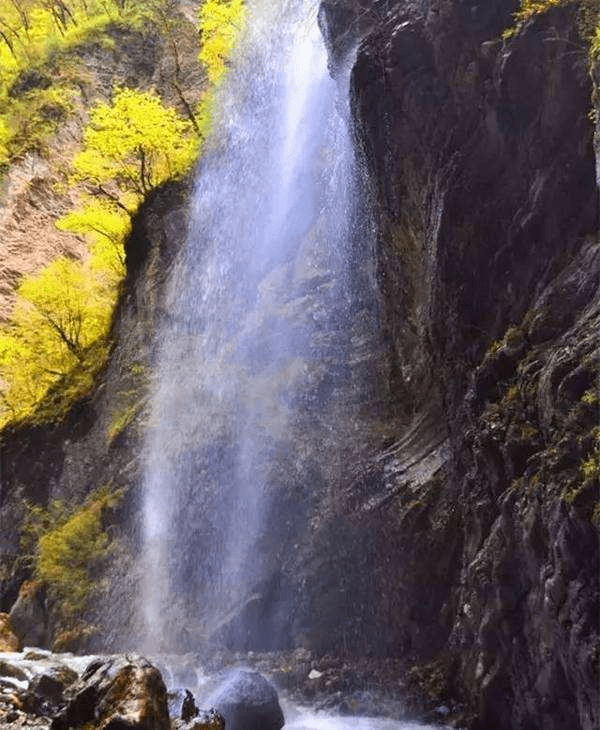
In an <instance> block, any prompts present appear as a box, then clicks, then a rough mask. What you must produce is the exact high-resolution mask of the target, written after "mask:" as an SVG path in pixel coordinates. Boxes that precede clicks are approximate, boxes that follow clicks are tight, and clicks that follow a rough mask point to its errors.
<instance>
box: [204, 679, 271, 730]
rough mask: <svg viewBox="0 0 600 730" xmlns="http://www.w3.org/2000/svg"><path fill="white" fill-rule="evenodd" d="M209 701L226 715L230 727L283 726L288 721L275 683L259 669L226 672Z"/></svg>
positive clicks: (253, 729)
mask: <svg viewBox="0 0 600 730" xmlns="http://www.w3.org/2000/svg"><path fill="white" fill-rule="evenodd" d="M208 704H210V705H211V706H212V707H216V708H217V710H218V712H219V713H220V714H221V715H222V716H223V718H224V719H225V727H226V728H227V730H281V728H282V727H283V725H284V722H285V720H284V717H283V712H282V710H281V707H280V705H279V698H278V696H277V691H276V689H275V687H273V685H272V684H271V683H270V682H269V681H268V680H267V679H266V678H265V677H263V676H262V674H259V673H258V672H251V671H247V670H243V669H234V670H231V671H228V672H225V673H224V675H223V681H222V682H221V684H220V685H219V687H218V688H217V689H216V690H215V692H214V693H213V695H212V696H211V697H210V699H209V702H208Z"/></svg>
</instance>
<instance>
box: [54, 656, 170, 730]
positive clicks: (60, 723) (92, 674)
mask: <svg viewBox="0 0 600 730" xmlns="http://www.w3.org/2000/svg"><path fill="white" fill-rule="evenodd" d="M88 723H93V726H94V727H97V728H101V730H135V729H139V730H170V727H171V725H170V721H169V712H168V707H167V690H166V687H165V685H164V682H163V680H162V677H161V675H160V672H159V671H158V670H157V669H156V668H155V667H153V666H152V664H150V663H149V662H148V661H147V660H146V659H143V658H141V657H137V656H134V657H131V656H123V657H113V658H110V659H97V660H95V661H93V662H92V663H91V664H90V665H89V666H88V667H87V669H86V670H85V672H84V673H83V674H82V676H81V678H80V680H79V681H78V682H77V683H76V684H75V685H74V686H73V687H72V688H71V689H70V690H69V692H68V693H67V703H66V706H65V708H64V710H63V711H62V712H60V713H59V714H58V715H57V716H56V717H55V719H54V721H53V722H52V729H53V730H67V728H77V727H82V726H83V725H86V724H88Z"/></svg>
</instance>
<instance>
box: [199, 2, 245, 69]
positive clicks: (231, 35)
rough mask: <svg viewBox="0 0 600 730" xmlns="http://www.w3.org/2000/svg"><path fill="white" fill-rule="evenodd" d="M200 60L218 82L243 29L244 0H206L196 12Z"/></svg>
mask: <svg viewBox="0 0 600 730" xmlns="http://www.w3.org/2000/svg"><path fill="white" fill-rule="evenodd" d="M199 20H200V33H201V41H202V48H201V50H200V56H199V58H200V61H201V62H202V63H203V64H204V66H205V68H206V73H207V75H208V79H209V81H210V82H211V83H212V84H217V83H219V81H220V80H221V79H222V78H223V76H224V75H225V73H226V71H227V65H228V62H229V59H230V58H231V55H232V52H233V50H234V49H235V47H236V45H237V43H238V41H239V40H240V38H241V36H242V33H243V32H244V28H245V9H244V0H205V2H204V3H203V4H202V5H201V7H200V12H199Z"/></svg>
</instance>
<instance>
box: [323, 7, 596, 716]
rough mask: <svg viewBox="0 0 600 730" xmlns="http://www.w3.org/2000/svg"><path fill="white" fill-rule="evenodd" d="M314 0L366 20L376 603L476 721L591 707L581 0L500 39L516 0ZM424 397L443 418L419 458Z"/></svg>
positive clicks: (590, 243) (588, 230) (589, 344)
mask: <svg viewBox="0 0 600 730" xmlns="http://www.w3.org/2000/svg"><path fill="white" fill-rule="evenodd" d="M325 5H326V7H325V16H326V18H328V19H329V22H330V26H329V34H330V37H331V39H333V40H332V47H333V49H334V50H335V48H336V45H335V43H336V41H335V39H336V38H338V39H339V38H345V37H347V36H348V34H350V35H352V34H359V35H360V34H361V33H362V34H364V38H363V40H362V42H361V44H360V47H359V51H358V57H357V61H356V65H355V68H354V73H353V81H352V84H353V95H354V115H355V123H356V129H357V137H358V140H359V143H360V145H361V147H362V150H363V154H364V160H365V165H366V169H367V173H368V175H369V176H370V179H371V180H372V184H373V186H374V189H375V199H376V207H377V216H378V222H379V230H380V238H379V247H378V253H377V257H378V259H377V266H378V279H379V287H380V296H381V312H382V328H383V330H384V332H385V334H386V335H387V342H388V343H389V357H390V359H391V361H392V362H393V363H394V364H395V368H393V372H395V374H396V376H395V381H394V386H395V387H394V389H395V392H396V393H397V394H398V397H399V402H400V404H401V408H403V409H404V410H405V411H407V413H408V414H410V413H411V412H412V413H413V414H415V415H414V416H413V426H412V428H409V430H408V433H399V434H398V436H399V440H398V442H397V444H396V445H395V446H394V447H389V448H388V449H387V451H386V452H383V453H382V454H380V455H378V457H377V459H375V460H373V463H372V464H371V465H370V467H368V468H367V473H368V475H369V479H368V482H367V481H365V480H364V479H363V480H362V481H361V480H360V479H359V480H358V482H357V484H356V485H354V487H353V498H354V504H353V505H352V508H351V509H350V511H349V513H350V514H351V515H352V518H353V519H354V520H356V521H357V522H358V523H359V524H360V525H361V527H362V528H363V529H366V530H367V531H369V530H370V534H371V536H375V539H374V542H375V543H376V544H377V546H378V547H377V548H376V553H377V555H376V557H374V559H373V564H372V566H371V567H372V568H373V571H374V572H373V581H374V585H375V588H376V591H377V592H378V594H379V595H380V596H383V597H384V600H383V601H380V602H379V603H378V607H377V612H378V617H379V619H381V620H385V622H386V625H391V626H392V627H394V628H393V629H391V630H390V631H387V629H386V634H387V636H388V638H390V637H392V636H393V637H394V638H395V640H396V647H397V648H401V649H403V650H404V651H405V652H407V653H409V654H412V655H413V656H414V657H415V659H416V660H417V663H418V662H423V661H425V660H428V659H429V660H433V664H432V665H431V667H433V666H437V667H438V669H439V668H440V667H442V672H441V674H442V675H445V676H444V682H446V687H445V690H446V691H447V692H450V694H452V692H454V693H456V694H458V695H460V696H462V698H463V699H464V700H466V702H467V704H468V705H469V706H470V708H471V711H472V712H473V713H474V714H475V715H477V716H478V720H477V721H476V726H477V727H481V728H489V727H495V728H500V727H502V728H509V727H511V728H516V727H522V728H525V727H544V728H557V729H558V728H574V727H582V728H592V727H595V726H596V725H597V724H598V722H599V721H600V715H599V714H598V713H599V704H598V703H599V698H598V650H599V648H598V647H599V643H598V595H599V587H598V575H599V573H598V569H599V564H598V529H599V519H598V504H599V502H598V499H599V496H600V494H599V484H598V478H599V473H598V471H599V470H598V454H599V445H598V430H597V426H598V423H599V409H598V365H599V362H600V335H599V332H600V330H599V325H600V300H599V296H598V286H599V283H600V249H599V242H600V240H599V238H598V188H597V185H596V178H595V167H596V162H595V157H594V148H593V125H592V122H591V121H590V110H591V107H592V88H591V86H592V85H591V81H590V76H589V73H588V70H587V66H586V55H585V51H584V42H583V41H582V39H581V38H580V36H579V34H578V23H577V20H576V8H574V7H573V6H571V7H564V8H555V9H553V10H552V11H550V12H546V13H544V14H543V15H539V16H535V17H534V18H532V19H531V20H529V21H528V22H527V23H526V24H525V25H524V26H523V27H522V28H520V30H519V31H518V32H517V33H516V34H515V35H514V36H513V37H512V38H510V39H508V40H506V41H502V40H501V34H502V32H503V30H505V29H506V28H508V27H510V26H511V25H512V24H513V19H512V13H514V11H515V9H516V3H515V2H512V1H510V0H509V1H507V0H497V1H496V2H489V3H481V4H475V5H473V4H472V3H462V2H450V1H448V0H441V1H438V2H422V3H408V2H397V3H387V4H384V3H374V4H372V6H371V7H370V11H371V17H373V15H375V14H379V16H380V19H378V20H377V21H376V22H370V23H369V24H367V27H364V28H363V29H362V30H361V27H360V25H361V22H362V23H365V21H364V18H365V16H366V15H367V14H368V12H369V8H367V9H365V7H364V5H365V4H363V6H362V7H358V4H357V3H354V4H352V3H343V2H337V3H336V2H329V3H326V4H325ZM383 6H385V7H383ZM342 8H343V9H344V10H345V12H342ZM352 10H354V14H353V13H352ZM382 15H383V16H384V17H381V16H382ZM361 19H363V20H361ZM336 29H337V30H336ZM338 43H339V41H338ZM596 98H597V96H596ZM432 409H436V410H437V412H438V413H439V414H441V419H442V420H443V423H444V424H445V427H446V429H447V433H448V435H449V441H448V442H447V446H446V447H444V448H443V449H442V450H441V451H440V450H439V449H438V451H437V454H438V458H439V462H440V463H439V464H437V465H436V468H437V471H435V475H434V477H433V478H431V479H429V480H427V479H425V480H423V478H422V477H423V474H422V471H423V469H419V464H420V465H421V466H424V467H425V471H427V470H429V471H430V470H431V461H430V460H431V455H432V454H433V453H436V452H432V451H431V448H426V446H427V444H435V443H439V442H440V432H441V431H442V430H443V428H442V427H441V426H440V424H439V421H438V420H437V419H436V420H435V421H430V422H428V421H427V419H424V417H423V413H424V412H431V411H432ZM434 423H435V424H436V428H435V431H434V430H433V425H432V424H434ZM419 443H420V444H421V445H422V447H421V451H422V453H421V455H419V447H418V444H419ZM407 446H410V449H409V450H408V453H410V454H411V455H413V456H415V457H416V459H417V460H418V459H419V458H420V462H418V463H417V464H413V466H412V467H411V468H409V469H407V467H406V455H407ZM394 450H395V453H394ZM428 460H429V461H428ZM420 482H421V483H420ZM383 485H385V488H384V486H383ZM361 491H362V494H361ZM374 497H375V498H374ZM374 512H376V515H374ZM367 514H371V515H373V516H372V517H371V518H369V517H367ZM382 532H383V535H382ZM372 542H373V541H371V543H370V544H372ZM403 631H405V632H406V636H405V642H404V646H402V643H401V642H400V644H398V641H399V640H400V639H401V638H402V632H403ZM431 667H430V669H431ZM442 684H443V683H442Z"/></svg>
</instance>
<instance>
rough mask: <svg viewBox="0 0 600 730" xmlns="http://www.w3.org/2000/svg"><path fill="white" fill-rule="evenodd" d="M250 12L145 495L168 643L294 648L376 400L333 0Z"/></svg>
mask: <svg viewBox="0 0 600 730" xmlns="http://www.w3.org/2000/svg"><path fill="white" fill-rule="evenodd" d="M249 5H250V7H249V10H248V12H249V18H248V30H247V33H246V37H245V40H244V42H243V45H242V48H241V49H240V53H239V59H238V61H237V62H236V63H235V64H234V68H233V69H232V70H231V71H230V73H229V76H228V78H227V81H226V84H225V85H224V87H223V88H222V90H221V93H220V96H219V98H218V101H217V105H216V106H217V109H218V119H217V121H216V123H215V127H214V131H213V134H212V137H211V139H210V140H209V142H208V144H207V149H206V151H205V153H204V155H203V159H202V161H201V163H200V167H199V170H198V174H197V182H196V189H195V193H194V201H193V210H192V216H191V217H192V220H191V224H190V231H189V236H188V241H187V246H186V248H185V250H184V251H183V252H182V254H181V255H180V257H179V259H178V260H177V262H176V264H175V265H174V268H173V271H172V272H171V274H170V289H169V295H168V302H167V315H166V318H165V324H164V327H163V331H162V332H161V333H160V343H161V344H160V350H159V353H158V358H157V366H156V386H155V393H154V399H153V411H152V412H153V415H152V422H151V425H150V428H149V433H148V438H147V448H146V462H145V464H146V465H145V494H144V500H145V501H144V541H145V549H144V554H145V555H144V559H145V564H144V576H145V577H144V581H145V582H144V586H145V589H144V594H143V596H142V603H143V613H144V617H143V618H144V624H145V637H146V640H145V644H146V648H147V649H149V650H153V651H154V650H160V649H167V648H169V649H173V648H177V647H179V648H184V649H193V648H194V647H195V646H197V645H198V644H199V643H200V642H202V641H203V640H205V639H208V638H210V639H213V640H215V638H216V639H221V640H222V641H224V642H225V643H229V644H230V645H233V646H239V647H242V648H255V647H256V646H258V647H259V648H261V647H262V648H277V647H280V646H281V647H283V646H288V645H291V644H292V643H293V642H292V639H291V636H290V634H291V632H293V631H295V630H297V631H300V630H301V624H302V621H303V620H304V619H303V618H302V615H301V614H302V611H301V609H300V608H299V605H300V604H301V601H299V599H298V597H297V596H293V595H289V591H288V589H287V588H286V581H285V565H286V561H287V562H290V560H292V561H293V560H297V559H298V552H299V551H301V548H300V547H299V545H298V540H299V539H300V538H299V536H301V534H302V533H303V531H306V530H307V526H308V524H309V522H310V518H311V514H312V511H313V510H314V507H315V504H316V502H315V500H316V499H317V496H316V495H317V494H318V493H319V494H320V496H321V497H322V496H323V494H324V493H325V492H326V491H327V483H328V480H330V479H331V474H332V470H335V468H337V467H336V459H337V461H340V460H343V459H344V456H343V454H341V448H342V446H341V444H343V443H347V444H348V448H349V449H351V448H352V445H351V443H350V441H351V438H350V437H351V434H352V432H353V431H355V430H356V421H355V419H354V416H355V415H356V409H357V408H358V407H359V404H360V403H361V402H363V403H364V401H365V399H368V398H369V394H368V387H369V386H368V379H366V378H364V377H363V368H364V363H365V362H366V360H367V359H368V354H367V353H368V352H370V351H371V348H370V346H369V335H368V334H366V333H368V332H369V331H374V329H375V328H374V327H373V322H372V312H371V308H370V305H369V303H368V298H369V294H368V288H369V287H366V286H365V285H364V282H365V281H366V280H368V278H369V275H368V273H365V269H364V267H361V265H360V261H358V259H357V258H356V255H355V250H356V249H357V248H358V244H359V243H360V247H361V249H365V248H368V226H366V225H365V224H364V220H365V217H364V216H363V215H362V213H361V211H360V209H359V204H358V201H359V197H360V196H359V195H358V194H357V174H356V163H355V159H354V152H353V146H352V141H351V138H350V135H349V130H348V125H347V120H348V73H346V74H344V73H343V72H342V71H340V73H339V77H338V78H337V79H336V80H334V79H332V78H331V76H330V74H329V73H328V69H327V53H326V50H325V47H324V44H323V40H322V38H321V34H320V32H319V29H318V24H317V9H318V8H317V5H318V3H317V2H316V0H297V1H296V2H294V1H293V0H290V2H287V3H274V2H272V0H255V1H254V2H252V3H250V4H249ZM361 277H362V279H361ZM359 279H361V281H362V283H361V282H359ZM361 388H362V390H361ZM365 388H367V390H365ZM336 444H337V451H336ZM336 454H337V456H336ZM340 454H341V455H340ZM290 555H292V557H290ZM299 627H300V628H299Z"/></svg>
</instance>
